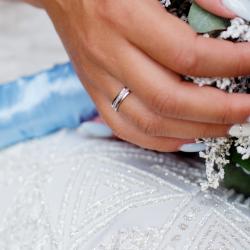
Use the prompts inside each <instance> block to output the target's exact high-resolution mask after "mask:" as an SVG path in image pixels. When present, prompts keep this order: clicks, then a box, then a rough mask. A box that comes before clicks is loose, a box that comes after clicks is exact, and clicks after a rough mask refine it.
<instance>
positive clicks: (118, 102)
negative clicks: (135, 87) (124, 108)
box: [112, 87, 131, 112]
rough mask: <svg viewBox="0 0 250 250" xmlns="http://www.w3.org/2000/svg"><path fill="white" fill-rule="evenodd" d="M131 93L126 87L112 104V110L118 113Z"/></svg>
mask: <svg viewBox="0 0 250 250" xmlns="http://www.w3.org/2000/svg"><path fill="white" fill-rule="evenodd" d="M130 93H131V91H130V90H129V89H128V88H127V87H125V88H123V89H122V90H121V91H120V92H119V93H118V95H117V96H116V97H115V99H114V100H113V102H112V108H113V109H114V110H115V111H116V112H118V111H119V108H120V106H121V104H122V102H123V101H124V100H125V99H126V98H127V97H128V96H129V94H130Z"/></svg>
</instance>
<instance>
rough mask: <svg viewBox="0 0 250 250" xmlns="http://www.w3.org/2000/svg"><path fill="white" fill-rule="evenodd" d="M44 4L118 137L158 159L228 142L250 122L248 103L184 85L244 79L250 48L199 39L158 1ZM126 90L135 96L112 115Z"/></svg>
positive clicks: (59, 0)
mask: <svg viewBox="0 0 250 250" xmlns="http://www.w3.org/2000/svg"><path fill="white" fill-rule="evenodd" d="M42 3H43V5H44V7H45V9H46V10H47V12H48V14H49V15H50V17H51V19H52V20H53V22H54V25H55V27H56V29H57V31H58V33H59V34H60V36H61V38H62V41H63V42H64V45H65V47H66V49H67V51H68V53H69V55H70V57H71V59H72V62H73V63H74V66H75V69H76V70H77V72H78V75H79V77H80V79H81V81H82V82H83V84H84V85H85V87H86V89H87V90H88V91H89V93H90V95H91V96H92V98H93V100H94V101H95V103H96V105H97V108H98V110H99V111H100V113H101V115H102V116H103V118H104V120H105V121H106V122H107V124H108V125H109V126H110V127H111V128H112V129H113V131H114V133H115V134H116V135H117V136H118V137H120V138H122V139H124V140H126V141H129V142H131V143H134V144H136V145H139V146H141V147H143V148H148V149H154V150H158V151H177V150H179V149H182V150H185V147H183V146H182V145H183V144H187V143H191V142H193V141H194V138H201V137H220V136H226V135H228V133H229V130H230V128H231V126H232V124H238V123H246V121H247V119H248V117H249V116H250V98H249V96H248V95H244V94H231V95H230V94H226V93H224V92H222V91H220V90H217V89H214V88H210V87H204V88H200V87H198V86H196V85H194V84H191V83H188V82H185V81H184V80H183V79H182V78H181V77H180V75H192V76H236V75H247V74H249V73H250V44H247V43H241V44H233V43H231V42H227V41H219V40H215V39H210V38H204V37H202V36H197V35H196V34H195V32H194V31H193V30H192V29H191V28H190V27H189V26H188V25H187V24H185V23H184V22H182V21H181V20H179V19H177V18H176V17H174V16H172V15H170V14H168V13H167V12H166V11H165V9H164V8H162V6H161V5H160V3H159V2H158V1H157V0H141V1H135V0H119V1H117V0H102V1H98V0H91V1H90V0H54V1H51V0H43V2H42ZM124 86H127V87H128V88H129V89H130V90H131V91H132V94H131V95H129V96H128V97H127V99H126V100H125V101H124V102H123V103H122V105H121V108H120V112H115V111H114V110H113V109H112V108H111V102H112V100H113V99H114V97H115V96H116V95H117V93H118V92H119V91H120V90H121V89H122V88H123V87H124ZM62 112H63V111H62ZM233 128H234V129H231V130H230V131H231V133H236V132H235V130H237V128H238V127H233ZM248 130H249V128H248V127H247V128H246V131H245V130H244V131H243V132H244V133H247V132H249V131H248Z"/></svg>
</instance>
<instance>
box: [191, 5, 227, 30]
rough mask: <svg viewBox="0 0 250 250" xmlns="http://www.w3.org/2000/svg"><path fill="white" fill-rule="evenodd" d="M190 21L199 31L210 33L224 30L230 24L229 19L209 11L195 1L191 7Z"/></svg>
mask: <svg viewBox="0 0 250 250" xmlns="http://www.w3.org/2000/svg"><path fill="white" fill-rule="evenodd" d="M188 22H189V24H190V25H191V27H192V28H193V29H194V30H195V31H196V32H197V33H209V32H212V31H218V30H224V29H226V28H227V27H228V25H229V21H228V20H227V19H224V18H221V17H218V16H215V15H213V14H211V13H209V12H207V11H206V10H204V9H202V8H201V7H200V6H199V5H197V4H196V3H193V4H192V6H191V8H190V11H189V15H188Z"/></svg>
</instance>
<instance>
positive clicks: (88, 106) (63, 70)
mask: <svg viewBox="0 0 250 250" xmlns="http://www.w3.org/2000/svg"><path fill="white" fill-rule="evenodd" d="M96 114H97V112H96V108H95V105H94V103H93V102H92V100H91V99H90V97H89V95H88V94H87V92H86V91H85V90H84V88H83V87H82V85H81V83H80V81H79V79H78V78H77V76H76V74H75V72H74V70H73V68H72V66H71V64H70V63H67V64H64V65H57V66H55V67H54V68H52V69H50V70H48V71H44V72H41V73H39V74H36V75H33V76H29V77H23V78H20V79H18V80H16V81H13V82H10V83H7V84H3V85H0V148H4V147H6V146H10V145H12V144H14V143H17V142H20V141H24V140H27V139H31V138H36V137H40V136H43V135H46V134H49V133H52V132H55V131H57V130H59V129H62V128H75V127H77V126H79V125H80V123H82V122H84V121H86V120H89V119H91V118H93V117H94V116H95V115H96Z"/></svg>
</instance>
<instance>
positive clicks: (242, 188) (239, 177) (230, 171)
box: [224, 164, 250, 197]
mask: <svg viewBox="0 0 250 250" xmlns="http://www.w3.org/2000/svg"><path fill="white" fill-rule="evenodd" d="M224 186H225V187H226V188H229V189H231V188H233V189H234V190H235V191H237V192H238V193H242V194H244V195H246V196H247V197H250V175H247V174H246V173H245V172H244V171H243V170H242V169H241V168H238V167H236V166H235V165H231V164H230V165H228V166H226V167H225V178H224Z"/></svg>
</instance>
